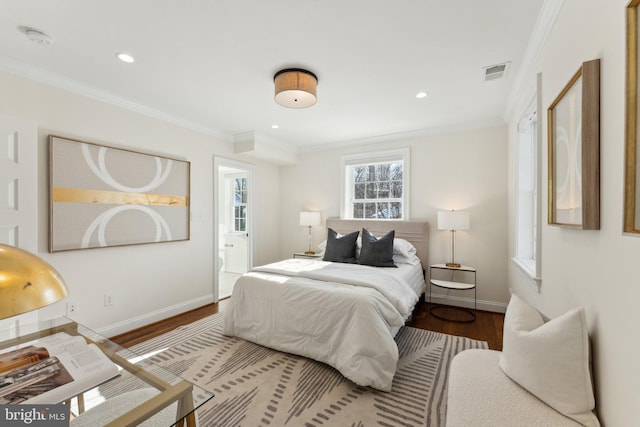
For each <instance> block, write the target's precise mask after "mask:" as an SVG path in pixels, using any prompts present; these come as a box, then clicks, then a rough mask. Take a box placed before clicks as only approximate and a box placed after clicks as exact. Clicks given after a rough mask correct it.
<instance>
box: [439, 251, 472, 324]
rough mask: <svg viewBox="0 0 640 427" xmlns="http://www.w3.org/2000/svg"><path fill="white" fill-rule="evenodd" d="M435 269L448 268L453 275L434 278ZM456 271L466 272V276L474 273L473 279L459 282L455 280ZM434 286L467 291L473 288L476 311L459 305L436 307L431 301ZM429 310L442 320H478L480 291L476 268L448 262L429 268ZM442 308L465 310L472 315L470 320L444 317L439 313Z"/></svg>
mask: <svg viewBox="0 0 640 427" xmlns="http://www.w3.org/2000/svg"><path fill="white" fill-rule="evenodd" d="M434 270H446V271H450V272H451V276H450V279H449V280H441V279H434V278H433V271H434ZM456 273H466V274H465V276H470V275H473V281H470V280H469V281H467V282H458V281H456V280H454V279H455V278H456ZM461 275H462V274H458V276H461ZM432 286H437V287H439V288H443V289H448V290H456V291H466V290H471V289H473V309H474V311H471V310H469V309H467V308H464V307H457V306H442V305H439V306H437V307H434V306H433V304H432V303H431V287H432ZM429 306H430V307H429V312H430V313H431V314H432V315H433V316H434V317H437V318H438V319H442V320H449V321H451V322H473V321H474V320H476V313H475V310H477V308H478V292H477V288H476V269H475V268H473V267H469V266H466V265H461V266H460V267H448V266H447V265H446V264H433V265H432V266H431V267H430V269H429ZM442 309H455V310H460V311H463V312H465V313H467V314H469V316H470V317H471V318H470V319H468V320H455V319H449V318H446V317H443V316H441V315H439V314H438V313H437V311H438V310H442Z"/></svg>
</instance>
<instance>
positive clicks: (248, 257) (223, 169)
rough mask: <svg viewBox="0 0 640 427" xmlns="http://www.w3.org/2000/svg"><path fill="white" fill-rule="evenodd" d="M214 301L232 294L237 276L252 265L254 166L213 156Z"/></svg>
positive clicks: (253, 246)
mask: <svg viewBox="0 0 640 427" xmlns="http://www.w3.org/2000/svg"><path fill="white" fill-rule="evenodd" d="M214 181H215V182H214V221H215V222H214V224H215V227H214V230H216V235H215V236H214V260H213V265H214V286H213V295H214V301H218V300H219V299H221V298H227V297H229V296H231V293H232V292H233V285H234V284H235V281H236V280H237V278H238V277H239V276H240V275H241V274H242V273H245V272H247V271H248V270H249V269H251V268H252V267H253V260H254V250H255V226H254V220H253V219H254V212H253V186H254V167H253V165H250V164H248V163H244V162H239V161H236V160H231V159H226V158H223V157H214Z"/></svg>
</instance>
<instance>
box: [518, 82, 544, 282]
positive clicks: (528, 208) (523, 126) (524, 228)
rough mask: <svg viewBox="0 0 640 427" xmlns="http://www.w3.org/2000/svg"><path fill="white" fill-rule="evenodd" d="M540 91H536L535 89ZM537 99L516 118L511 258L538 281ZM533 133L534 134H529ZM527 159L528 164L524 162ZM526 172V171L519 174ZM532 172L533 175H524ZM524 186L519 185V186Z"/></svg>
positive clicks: (539, 267) (539, 211)
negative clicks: (519, 117) (513, 221)
mask: <svg viewBox="0 0 640 427" xmlns="http://www.w3.org/2000/svg"><path fill="white" fill-rule="evenodd" d="M538 93H539V92H538ZM537 111H541V110H540V104H539V100H537V97H536V99H534V100H533V101H532V102H531V103H530V104H529V107H528V108H527V109H526V110H525V114H523V116H522V118H521V119H520V121H519V122H518V138H517V144H516V186H515V198H516V213H515V236H516V239H515V254H514V256H513V257H512V260H513V262H514V263H515V264H516V265H517V266H518V267H519V269H520V270H521V271H522V272H523V273H524V274H525V277H527V278H528V279H529V281H530V282H531V283H533V284H535V285H536V287H539V285H540V281H541V267H542V264H541V249H542V245H541V235H542V233H541V226H542V222H541V218H542V215H541V205H542V204H541V186H540V177H541V152H542V151H541V142H542V135H541V120H540V117H538V115H537ZM531 133H533V135H531ZM527 161H529V162H530V163H529V164H528V165H527V164H526V162H527ZM522 174H525V175H522ZM530 174H533V176H532V177H531V176H527V175H530ZM523 186H524V187H525V188H522V187H523Z"/></svg>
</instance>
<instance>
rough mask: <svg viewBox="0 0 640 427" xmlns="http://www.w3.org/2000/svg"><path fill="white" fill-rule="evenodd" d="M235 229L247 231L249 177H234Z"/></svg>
mask: <svg viewBox="0 0 640 427" xmlns="http://www.w3.org/2000/svg"><path fill="white" fill-rule="evenodd" d="M233 231H247V178H234V179H233Z"/></svg>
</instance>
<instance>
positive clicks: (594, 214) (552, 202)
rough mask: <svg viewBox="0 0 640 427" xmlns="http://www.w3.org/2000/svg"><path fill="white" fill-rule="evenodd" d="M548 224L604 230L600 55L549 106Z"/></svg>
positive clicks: (579, 72)
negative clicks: (601, 168) (601, 181)
mask: <svg viewBox="0 0 640 427" xmlns="http://www.w3.org/2000/svg"><path fill="white" fill-rule="evenodd" d="M547 126H548V144H549V146H548V154H549V159H548V160H549V165H548V170H549V189H548V190H549V191H548V193H549V200H548V202H549V203H548V223H549V224H553V225H560V226H566V227H574V228H580V229H583V230H599V229H600V60H599V59H594V60H591V61H587V62H584V63H583V64H582V66H581V67H580V69H579V70H578V72H577V73H576V74H575V75H574V76H573V78H572V79H571V80H570V81H569V83H568V84H567V85H566V86H565V88H564V89H563V90H562V92H560V94H559V95H558V97H557V98H556V99H555V100H554V101H553V103H552V104H551V105H550V106H549V109H548V110H547Z"/></svg>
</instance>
